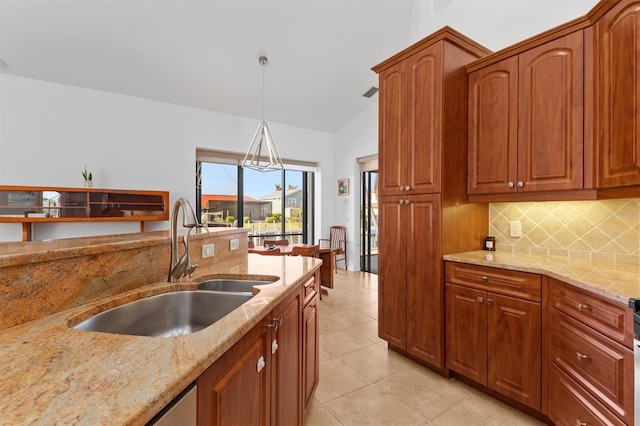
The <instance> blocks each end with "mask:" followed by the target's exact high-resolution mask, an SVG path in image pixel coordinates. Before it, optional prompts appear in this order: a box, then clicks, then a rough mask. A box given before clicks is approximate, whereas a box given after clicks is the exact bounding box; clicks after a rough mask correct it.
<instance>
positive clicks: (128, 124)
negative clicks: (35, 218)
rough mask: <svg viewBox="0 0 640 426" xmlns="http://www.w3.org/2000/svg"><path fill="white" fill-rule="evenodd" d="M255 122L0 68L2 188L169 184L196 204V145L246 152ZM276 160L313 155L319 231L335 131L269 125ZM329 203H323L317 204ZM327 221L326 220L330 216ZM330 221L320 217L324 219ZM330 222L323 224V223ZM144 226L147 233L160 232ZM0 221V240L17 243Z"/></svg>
mask: <svg viewBox="0 0 640 426" xmlns="http://www.w3.org/2000/svg"><path fill="white" fill-rule="evenodd" d="M258 122H259V120H257V119H248V118H243V117H237V116H230V115H224V114H219V113H215V112H210V111H205V110H200V109H195V108H189V107H184V106H179V105H173V104H168V103H163V102H158V101H153V100H148V99H142V98H136V97H132V96H125V95H120V94H116V93H110V92H104V91H98V90H91V89H84V88H79V87H74V86H67V85H62V84H57V83H50V82H45V81H39V80H33V79H27V78H21V77H15V76H10V75H6V74H0V184H3V185H43V186H62V187H79V186H82V185H83V179H82V176H81V171H82V169H83V168H84V165H85V164H86V165H87V168H88V169H89V170H90V171H91V172H92V173H93V180H94V186H95V187H97V188H100V187H103V188H114V189H147V190H168V191H170V195H171V200H172V202H173V201H174V200H176V199H177V198H178V197H187V198H188V199H189V200H190V201H191V202H192V203H193V202H194V200H195V189H194V185H195V150H196V148H197V147H198V148H208V149H219V150H225V151H232V152H244V151H245V150H246V149H247V148H248V146H249V143H250V142H251V139H252V137H253V135H254V133H255V130H256V128H257V126H258ZM269 124H270V127H271V130H272V132H273V134H274V138H275V139H276V143H277V145H278V149H279V151H280V154H281V155H282V157H283V158H287V159H293V160H306V161H317V162H319V163H320V169H319V172H318V174H317V183H316V184H317V188H318V192H317V194H316V196H317V197H319V198H320V199H322V200H323V202H322V203H317V211H316V218H317V228H316V229H317V230H316V235H319V233H320V231H321V230H322V229H323V228H324V227H325V221H323V218H326V217H329V216H331V215H332V204H331V201H332V199H333V197H332V195H333V193H332V191H331V189H330V188H332V185H331V184H329V183H330V182H329V183H327V182H326V181H327V179H332V171H330V172H329V173H326V169H327V168H329V169H331V168H332V161H331V160H332V159H333V135H332V134H329V133H324V132H318V131H314V130H308V129H302V128H297V127H292V126H286V125H281V124H278V123H271V122H270V123H269ZM324 199H327V200H328V201H329V202H324ZM329 222H330V221H329ZM329 222H327V223H329ZM326 226H328V225H326ZM167 228H168V222H159V223H154V222H147V224H146V227H145V229H147V230H150V231H153V230H158V229H167ZM138 231H139V225H138V223H137V222H131V223H129V222H121V223H68V224H67V223H56V224H37V225H36V226H35V231H34V232H35V238H36V239H49V238H64V237H75V236H85V235H101V234H113V233H123V232H138ZM21 235H22V234H21V227H20V225H19V224H13V223H11V224H6V223H3V224H0V241H19V240H20V239H21Z"/></svg>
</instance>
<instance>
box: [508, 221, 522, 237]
mask: <svg viewBox="0 0 640 426" xmlns="http://www.w3.org/2000/svg"><path fill="white" fill-rule="evenodd" d="M509 236H510V237H515V238H519V237H522V224H521V222H520V221H519V220H513V221H511V222H509Z"/></svg>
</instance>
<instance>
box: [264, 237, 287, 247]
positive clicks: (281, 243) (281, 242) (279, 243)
mask: <svg viewBox="0 0 640 426" xmlns="http://www.w3.org/2000/svg"><path fill="white" fill-rule="evenodd" d="M268 244H273V245H274V246H288V245H289V240H287V239H282V240H264V246H265V247H266V246H267V245H268Z"/></svg>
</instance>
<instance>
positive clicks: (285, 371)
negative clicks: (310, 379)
mask: <svg viewBox="0 0 640 426" xmlns="http://www.w3.org/2000/svg"><path fill="white" fill-rule="evenodd" d="M301 296H302V295H301V291H296V292H295V293H293V294H292V295H291V296H288V297H287V299H286V300H284V301H283V302H281V303H280V304H279V305H278V307H277V308H276V309H274V310H273V314H272V318H273V320H274V321H275V323H272V325H277V327H275V328H274V330H275V333H273V339H272V342H271V347H270V350H271V359H272V362H273V384H272V398H271V401H272V404H273V405H272V408H271V418H272V422H271V424H274V425H299V424H302V391H301V386H302V359H301V351H302V322H301V321H302V311H301V307H302V305H301ZM274 342H275V343H274Z"/></svg>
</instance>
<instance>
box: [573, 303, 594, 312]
mask: <svg viewBox="0 0 640 426" xmlns="http://www.w3.org/2000/svg"><path fill="white" fill-rule="evenodd" d="M576 309H577V310H579V311H580V312H585V311H590V310H591V306H589V305H585V304H582V303H576Z"/></svg>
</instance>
